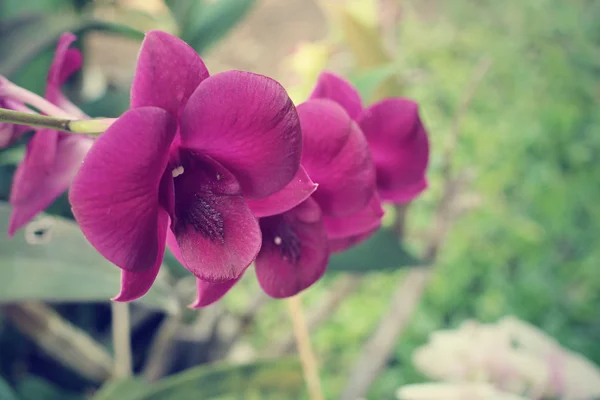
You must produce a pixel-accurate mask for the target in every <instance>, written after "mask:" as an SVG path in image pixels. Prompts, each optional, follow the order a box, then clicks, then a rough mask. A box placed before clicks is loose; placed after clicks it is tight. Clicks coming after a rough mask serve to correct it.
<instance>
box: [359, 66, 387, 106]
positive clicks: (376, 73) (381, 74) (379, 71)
mask: <svg viewBox="0 0 600 400" xmlns="http://www.w3.org/2000/svg"><path fill="white" fill-rule="evenodd" d="M397 73H398V66H397V65H395V64H385V65H383V66H380V67H376V68H373V69H370V70H368V71H366V72H360V73H357V74H355V75H354V76H353V77H352V78H351V79H350V80H351V81H352V84H353V85H354V87H356V89H357V90H358V92H359V93H360V95H361V97H362V98H363V99H364V100H365V102H366V103H369V102H370V101H371V100H372V99H373V97H374V96H375V94H376V92H377V89H379V88H380V87H381V85H382V84H384V83H385V82H387V81H389V79H390V78H393V77H394V75H396V74H397Z"/></svg>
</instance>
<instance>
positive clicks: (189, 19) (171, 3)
mask: <svg viewBox="0 0 600 400" xmlns="http://www.w3.org/2000/svg"><path fill="white" fill-rule="evenodd" d="M165 3H166V4H167V7H169V10H171V14H172V15H173V17H174V18H175V21H177V24H178V25H179V28H180V30H181V35H180V36H181V37H182V38H185V37H187V36H188V34H189V29H190V27H193V26H196V25H198V23H199V22H201V18H202V15H203V9H204V7H206V1H205V0H166V1H165Z"/></svg>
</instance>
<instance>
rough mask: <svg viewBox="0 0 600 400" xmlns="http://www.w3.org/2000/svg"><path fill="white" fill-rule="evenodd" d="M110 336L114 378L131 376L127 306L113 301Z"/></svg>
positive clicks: (129, 330)
mask: <svg viewBox="0 0 600 400" xmlns="http://www.w3.org/2000/svg"><path fill="white" fill-rule="evenodd" d="M111 310H112V336H113V346H114V349H115V350H114V351H115V365H114V376H115V377H116V378H128V377H130V376H131V329H130V326H129V304H128V303H120V302H116V301H113V302H112V303H111Z"/></svg>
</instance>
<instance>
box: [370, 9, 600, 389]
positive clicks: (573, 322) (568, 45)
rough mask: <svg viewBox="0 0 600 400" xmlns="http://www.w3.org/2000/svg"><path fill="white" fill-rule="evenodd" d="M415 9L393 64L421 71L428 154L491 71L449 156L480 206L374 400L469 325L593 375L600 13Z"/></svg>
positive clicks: (417, 87)
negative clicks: (555, 349) (554, 348)
mask: <svg viewBox="0 0 600 400" xmlns="http://www.w3.org/2000/svg"><path fill="white" fill-rule="evenodd" d="M411 4H414V8H412V7H411V8H409V7H407V8H406V10H405V13H404V15H403V20H402V23H401V25H400V43H399V58H400V60H401V62H402V65H403V69H405V70H410V69H413V70H418V71H419V73H418V76H420V77H421V78H420V79H419V80H418V81H415V82H413V83H412V84H411V85H410V90H408V91H407V92H406V95H408V96H412V97H414V98H416V99H418V100H419V101H420V102H421V105H422V110H423V113H424V114H425V121H426V122H428V127H429V129H430V132H431V133H432V134H433V143H434V149H435V148H436V147H437V148H438V149H439V148H441V147H442V146H441V144H442V143H443V141H444V138H445V136H446V135H447V134H448V132H449V129H450V127H451V125H452V118H453V115H454V113H455V112H456V109H457V105H458V104H459V103H460V100H461V97H462V96H463V92H464V90H465V87H467V86H468V84H469V81H470V79H471V76H472V74H473V71H474V69H475V66H476V65H477V63H478V62H479V60H480V59H481V58H482V57H484V56H489V57H491V59H492V61H493V65H492V67H491V70H490V71H489V73H488V74H487V76H486V77H485V79H484V81H483V83H482V84H481V86H480V87H479V88H478V91H477V94H476V96H475V98H474V101H473V103H472V105H471V107H470V110H469V112H468V113H467V114H466V115H464V117H463V121H462V129H461V133H460V135H461V142H460V145H459V149H458V154H457V157H456V163H457V165H458V169H468V170H473V171H474V172H475V173H476V175H477V179H476V182H475V184H474V189H475V190H476V191H477V193H478V194H479V195H480V196H482V197H483V204H482V205H481V207H480V208H479V209H477V210H475V211H473V212H471V213H469V214H468V216H467V217H465V218H463V219H462V220H460V221H459V223H458V224H457V225H456V226H455V228H454V229H453V231H452V233H451V235H450V236H449V238H448V241H447V243H446V244H445V247H444V251H443V253H442V254H441V257H440V263H439V270H438V271H437V274H436V277H435V280H434V281H433V282H432V284H431V285H430V287H429V290H428V291H427V294H426V297H425V299H424V301H423V302H422V304H421V307H420V308H419V311H418V313H417V314H416V315H415V316H414V318H413V323H412V325H411V327H410V329H409V331H408V332H407V333H406V334H405V336H403V338H402V340H401V342H400V343H399V344H398V347H397V353H396V354H395V356H394V358H393V359H392V361H391V363H390V366H389V369H388V370H387V371H386V372H385V373H384V374H383V376H381V377H380V379H379V381H378V382H377V385H376V387H374V388H373V390H372V398H377V399H388V398H389V399H391V398H393V392H394V388H396V387H398V386H400V384H404V383H411V382H417V381H420V380H421V379H422V378H421V377H419V376H418V375H417V374H416V373H414V371H413V369H412V367H411V366H410V364H411V359H410V355H411V352H412V350H413V349H414V348H415V346H416V345H418V344H421V343H423V341H424V340H425V335H426V334H427V333H428V332H430V331H432V330H435V329H438V328H441V327H447V326H451V327H454V326H457V325H458V324H459V323H460V322H461V321H462V320H464V319H466V318H476V319H479V320H482V321H493V320H495V319H497V318H499V317H501V316H503V315H507V314H514V315H516V316H518V317H520V318H522V319H524V320H527V321H529V322H531V323H533V324H535V325H536V326H538V327H540V328H541V329H542V330H544V331H545V332H547V333H548V334H550V335H551V336H553V337H555V338H557V339H558V340H559V342H560V343H561V344H563V345H564V346H565V347H567V348H570V349H573V350H575V351H577V352H580V353H582V354H584V355H585V356H586V357H588V358H590V359H591V360H593V361H594V362H595V363H597V364H600V343H599V342H598V340H597V338H598V337H600V273H599V271H598V260H599V259H600V252H599V251H600V246H599V238H598V232H600V218H599V212H600V208H599V207H598V200H599V199H600V185H598V184H597V182H598V179H599V177H600V163H599V162H598V161H599V159H598V156H599V154H600V152H599V150H600V114H599V113H598V100H599V99H598V97H599V95H600V84H599V83H598V82H600V79H599V77H600V52H599V51H598V43H600V31H599V30H598V26H597V23H596V22H597V21H598V19H599V18H600V4H599V3H598V2H593V1H585V0H576V1H571V2H562V1H560V0H539V1H535V2H517V1H509V2H493V1H482V2H474V1H468V0H457V1H453V2H433V5H432V4H429V5H423V4H421V5H419V3H418V2H412V3H411ZM436 144H437V145H436ZM438 154H439V152H438ZM436 166H437V164H436V163H435V160H434V168H435V167H436ZM431 181H432V183H431V188H432V190H431V191H430V193H429V194H428V195H427V196H425V198H424V201H423V202H417V203H416V204H415V208H414V211H416V213H415V214H413V215H412V216H411V218H412V222H413V224H414V225H416V226H417V228H418V227H419V226H425V225H426V224H427V223H428V219H427V215H429V212H430V202H431V200H432V199H433V198H434V197H435V196H437V195H438V193H437V191H439V188H440V186H441V185H440V182H439V175H438V174H437V171H435V170H434V171H433V173H432V174H431Z"/></svg>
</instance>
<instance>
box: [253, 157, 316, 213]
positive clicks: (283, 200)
mask: <svg viewBox="0 0 600 400" xmlns="http://www.w3.org/2000/svg"><path fill="white" fill-rule="evenodd" d="M315 190H317V185H316V184H315V183H314V182H313V181H312V180H311V179H310V177H309V176H308V174H307V173H306V170H305V169H304V167H302V166H300V168H299V169H298V173H297V174H296V176H295V177H294V179H292V181H291V182H290V183H288V185H287V186H286V187H284V188H283V189H282V190H280V191H279V192H277V193H274V194H272V195H270V196H268V197H265V198H264V199H260V200H247V201H246V202H247V203H248V206H249V207H250V210H252V213H253V214H254V216H255V217H257V218H260V217H268V216H271V215H276V214H281V213H283V212H285V211H288V210H290V209H292V208H294V207H296V206H297V205H298V204H300V203H302V202H303V201H304V200H306V199H308V197H309V196H310V195H311V194H313V192H314V191H315Z"/></svg>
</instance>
